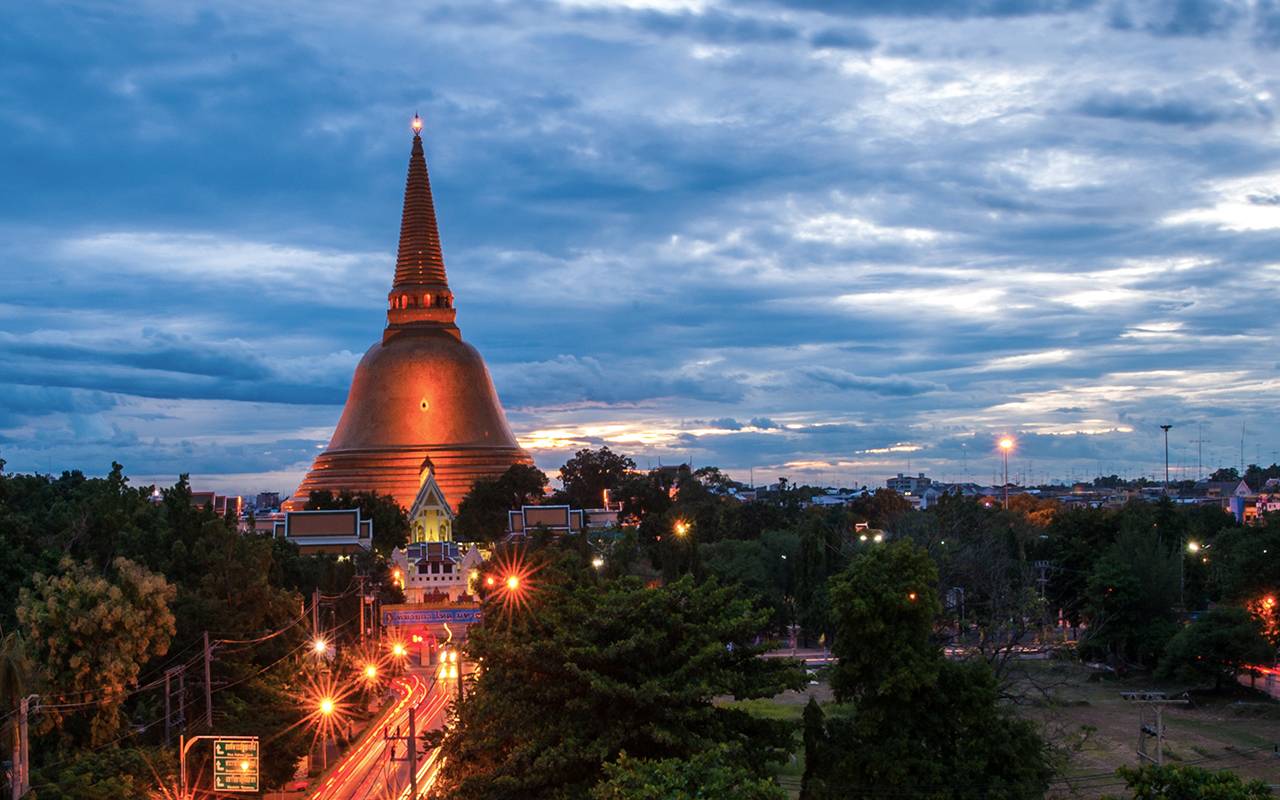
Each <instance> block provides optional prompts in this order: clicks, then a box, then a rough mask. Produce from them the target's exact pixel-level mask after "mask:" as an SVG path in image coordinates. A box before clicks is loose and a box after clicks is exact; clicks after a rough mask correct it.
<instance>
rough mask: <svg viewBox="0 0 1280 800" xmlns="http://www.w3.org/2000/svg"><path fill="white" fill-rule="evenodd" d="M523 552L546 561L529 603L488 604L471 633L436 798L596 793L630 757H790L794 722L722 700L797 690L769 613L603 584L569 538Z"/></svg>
mask: <svg viewBox="0 0 1280 800" xmlns="http://www.w3.org/2000/svg"><path fill="white" fill-rule="evenodd" d="M524 558H525V559H527V560H536V561H537V562H539V563H541V564H542V566H541V568H540V569H539V570H538V571H537V573H536V574H535V575H534V576H533V577H531V578H530V579H529V580H528V582H527V584H526V585H527V587H528V588H527V590H526V591H527V594H526V598H527V600H528V603H527V605H525V606H522V607H519V608H514V609H510V610H509V612H508V613H503V611H502V606H501V604H500V599H499V598H491V599H490V600H488V601H487V602H488V604H489V605H488V606H487V608H489V610H490V611H489V613H488V614H487V615H486V617H485V622H484V625H483V627H481V628H479V629H473V630H472V633H471V637H470V639H469V641H468V645H467V653H468V657H469V658H471V659H474V660H477V661H479V663H481V664H483V669H482V671H481V672H480V675H479V678H478V679H477V680H476V681H475V683H474V685H473V686H471V687H470V692H469V694H468V697H467V699H466V701H465V702H463V703H462V705H461V708H460V710H459V714H458V718H457V722H456V725H455V727H454V728H453V729H452V731H450V732H449V733H448V734H447V735H445V736H444V737H443V748H444V749H443V755H444V756H445V758H446V759H447V760H446V762H445V767H444V769H443V772H442V775H441V780H440V782H439V783H438V784H437V786H436V789H435V796H438V797H442V798H443V797H449V798H458V799H459V800H467V799H468V798H505V797H520V798H562V797H563V798H568V797H585V796H586V795H587V794H588V792H590V791H591V789H592V787H593V786H595V785H596V784H597V783H599V782H600V781H601V779H602V777H603V776H604V774H605V773H604V767H605V764H607V763H609V762H611V761H613V760H615V759H617V758H618V757H619V756H620V754H621V753H624V752H625V753H627V754H628V755H629V756H630V757H632V758H636V759H643V760H658V761H662V760H665V759H690V758H692V757H694V756H695V755H697V754H700V753H703V752H705V751H707V750H709V749H714V748H715V747H716V746H717V745H720V744H731V743H732V744H735V745H736V749H735V750H733V751H732V755H730V751H723V752H724V757H725V759H726V761H725V766H727V767H733V768H734V769H736V770H747V771H749V772H751V773H752V774H754V775H755V776H757V777H763V775H764V770H766V769H767V765H768V764H769V762H771V761H774V760H776V759H778V758H780V757H782V756H783V755H784V754H785V752H786V751H787V750H788V749H789V746H790V742H791V732H790V730H789V726H787V725H786V724H785V723H778V722H774V721H769V720H761V719H758V718H755V717H753V716H751V715H750V714H748V713H746V712H745V711H741V710H738V709H734V708H730V707H724V706H721V705H717V704H716V703H715V702H714V701H715V699H716V698H717V697H720V696H725V695H728V696H733V697H738V698H752V697H768V696H772V695H774V694H777V693H778V692H780V691H782V690H783V689H785V688H787V687H789V686H791V687H794V686H798V684H799V674H798V672H797V671H796V670H794V669H793V668H792V667H790V666H789V665H788V664H786V663H785V662H781V661H777V660H767V659H761V658H758V657H757V656H758V655H759V654H760V653H761V652H762V651H763V650H764V649H765V646H766V645H765V644H763V643H758V641H757V637H758V636H759V634H760V633H761V632H762V631H763V630H764V628H765V626H766V623H767V618H768V614H767V612H766V611H763V610H758V609H755V608H753V606H752V603H751V602H750V600H749V599H745V598H743V597H742V596H740V595H739V594H738V593H737V592H736V591H735V590H734V589H731V588H728V587H723V586H720V585H719V584H718V583H717V582H715V581H707V582H704V583H700V584H699V583H695V582H694V581H693V580H692V579H690V578H685V579H682V580H680V581H677V582H675V583H673V584H669V585H667V586H663V587H659V588H646V587H645V586H644V585H642V584H641V583H640V582H639V581H637V580H635V579H634V578H620V579H616V580H610V579H604V578H597V577H596V575H595V574H594V572H593V570H591V568H590V567H589V566H587V565H586V563H585V562H584V561H583V560H582V558H581V556H580V555H579V551H578V549H577V547H576V545H575V543H574V542H572V541H569V540H566V541H565V542H564V543H563V544H562V545H561V546H552V547H550V548H548V549H546V550H543V551H539V552H535V553H526V554H525V555H524ZM552 709H554V712H552V711H551V710H552ZM654 769H657V770H658V771H659V772H661V771H663V769H664V768H661V767H655V768H654ZM614 777H616V778H618V780H620V781H624V782H625V780H624V778H623V777H622V776H621V775H618V774H616V773H615V774H614ZM672 779H673V780H675V779H676V778H674V777H673V778H672Z"/></svg>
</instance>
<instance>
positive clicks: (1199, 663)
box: [1160, 606, 1276, 688]
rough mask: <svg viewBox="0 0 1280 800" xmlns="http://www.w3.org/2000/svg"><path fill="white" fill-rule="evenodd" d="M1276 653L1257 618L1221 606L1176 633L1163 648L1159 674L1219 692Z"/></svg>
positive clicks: (1239, 609)
mask: <svg viewBox="0 0 1280 800" xmlns="http://www.w3.org/2000/svg"><path fill="white" fill-rule="evenodd" d="M1275 652H1276V651H1275V646H1274V645H1273V644H1272V643H1271V642H1268V641H1267V637H1266V636H1264V635H1263V627H1262V622H1261V621H1260V620H1259V619H1258V618H1257V617H1255V616H1254V615H1252V614H1250V613H1249V612H1248V611H1246V610H1245V609H1243V608H1235V607H1232V606H1224V607H1222V608H1214V609H1211V610H1209V611H1207V612H1205V613H1204V615H1203V616H1201V617H1200V618H1199V619H1197V620H1196V621H1195V622H1192V623H1191V624H1190V625H1188V626H1186V627H1185V628H1183V629H1182V630H1180V631H1178V634H1177V635H1176V636H1174V637H1173V639H1171V640H1170V641H1169V644H1168V646H1167V647H1166V648H1165V652H1164V658H1162V659H1161V660H1160V673H1161V674H1162V675H1164V676H1165V677H1178V678H1181V679H1183V680H1187V681H1195V680H1205V679H1208V680H1212V681H1213V685H1214V688H1221V686H1222V685H1223V684H1225V683H1231V682H1232V681H1234V680H1235V676H1236V675H1237V674H1238V673H1240V672H1244V671H1245V670H1246V669H1247V668H1248V667H1249V666H1250V665H1255V664H1266V663H1268V662H1269V661H1271V660H1272V659H1273V658H1274V657H1275Z"/></svg>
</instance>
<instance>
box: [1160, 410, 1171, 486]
mask: <svg viewBox="0 0 1280 800" xmlns="http://www.w3.org/2000/svg"><path fill="white" fill-rule="evenodd" d="M1172 427H1173V426H1172V425H1161V426H1160V430H1162V431H1164V496H1165V497H1168V496H1169V429H1170V428H1172Z"/></svg>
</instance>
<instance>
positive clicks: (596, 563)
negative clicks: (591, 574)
mask: <svg viewBox="0 0 1280 800" xmlns="http://www.w3.org/2000/svg"><path fill="white" fill-rule="evenodd" d="M591 566H593V567H595V568H596V569H600V568H602V567H603V566H604V559H603V558H601V557H600V556H596V557H595V558H593V559H591Z"/></svg>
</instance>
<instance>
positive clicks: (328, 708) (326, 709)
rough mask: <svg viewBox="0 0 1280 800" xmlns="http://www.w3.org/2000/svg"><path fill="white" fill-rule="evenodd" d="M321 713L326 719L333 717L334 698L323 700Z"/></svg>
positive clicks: (321, 701)
mask: <svg viewBox="0 0 1280 800" xmlns="http://www.w3.org/2000/svg"><path fill="white" fill-rule="evenodd" d="M320 713H321V714H324V715H325V716H326V717H328V716H331V715H332V714H333V698H332V697H324V698H321V700H320Z"/></svg>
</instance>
